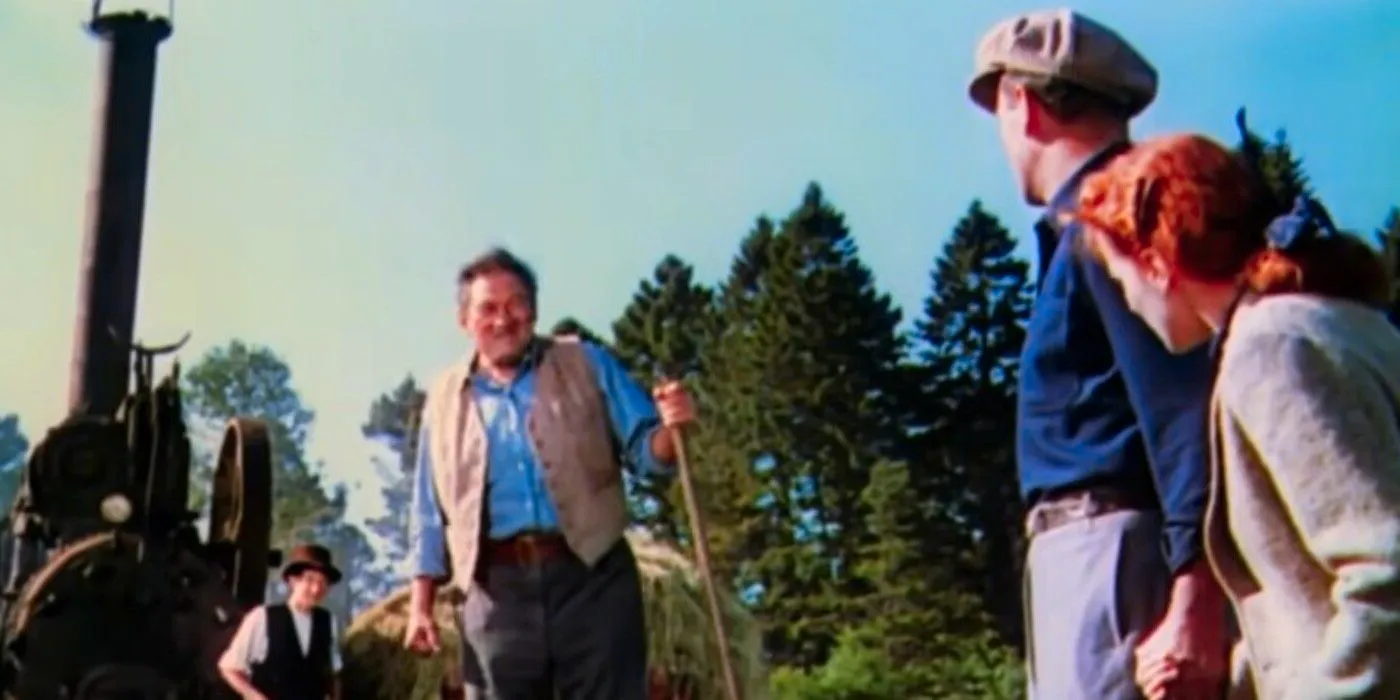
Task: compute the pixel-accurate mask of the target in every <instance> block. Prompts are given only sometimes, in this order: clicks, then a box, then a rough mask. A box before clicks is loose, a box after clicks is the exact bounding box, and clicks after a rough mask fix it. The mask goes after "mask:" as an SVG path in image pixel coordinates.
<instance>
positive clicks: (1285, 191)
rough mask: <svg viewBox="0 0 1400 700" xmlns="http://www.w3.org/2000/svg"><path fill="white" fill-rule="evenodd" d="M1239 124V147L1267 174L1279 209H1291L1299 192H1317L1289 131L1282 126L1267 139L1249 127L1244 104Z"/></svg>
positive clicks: (1270, 188) (1246, 156)
mask: <svg viewBox="0 0 1400 700" xmlns="http://www.w3.org/2000/svg"><path fill="white" fill-rule="evenodd" d="M1235 126H1236V127H1237V128H1238V129H1239V132H1240V142H1239V145H1238V146H1237V147H1236V148H1237V151H1238V152H1239V153H1240V155H1241V156H1243V157H1244V159H1245V160H1246V161H1247V162H1249V163H1251V164H1252V165H1253V166H1254V168H1255V170H1256V171H1257V172H1258V173H1259V175H1260V176H1261V177H1262V178H1263V180H1264V183H1265V184H1266V185H1267V186H1268V188H1269V192H1270V194H1271V196H1272V198H1273V200H1274V201H1273V208H1274V210H1275V211H1277V212H1279V213H1282V212H1285V211H1288V209H1289V208H1290V207H1291V206H1292V205H1293V200H1294V199H1296V198H1297V197H1298V195H1309V196H1311V195H1312V194H1313V192H1312V185H1311V184H1310V183H1309V180H1308V176H1307V173H1305V172H1304V171H1303V161H1302V159H1301V158H1299V157H1298V156H1297V155H1296V154H1294V153H1293V148H1292V146H1290V145H1289V143H1288V134H1287V132H1285V131H1284V130H1283V129H1279V130H1278V131H1276V132H1274V139H1273V140H1272V141H1268V140H1265V139H1264V138H1263V137H1261V136H1259V135H1258V134H1257V133H1255V132H1254V131H1252V130H1251V129H1250V128H1249V124H1248V123H1247V121H1246V119H1245V109H1244V107H1241V108H1240V109H1239V111H1237V112H1235Z"/></svg>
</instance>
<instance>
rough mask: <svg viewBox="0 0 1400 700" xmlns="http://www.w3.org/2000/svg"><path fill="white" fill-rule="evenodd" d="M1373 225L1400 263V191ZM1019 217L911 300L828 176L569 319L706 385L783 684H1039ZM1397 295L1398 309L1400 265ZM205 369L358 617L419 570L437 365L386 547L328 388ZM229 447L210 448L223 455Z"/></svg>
mask: <svg viewBox="0 0 1400 700" xmlns="http://www.w3.org/2000/svg"><path fill="white" fill-rule="evenodd" d="M1239 148H1240V149H1241V151H1242V152H1243V153H1245V154H1247V155H1249V156H1250V157H1251V158H1252V159H1255V160H1256V162H1258V163H1259V164H1260V165H1261V170H1262V172H1263V173H1264V175H1265V177H1266V179H1267V180H1268V182H1269V184H1270V186H1271V187H1272V188H1273V189H1274V190H1275V193H1276V194H1277V195H1278V196H1279V197H1281V198H1283V201H1289V200H1291V198H1292V196H1293V195H1295V194H1298V193H1304V192H1310V191H1311V184H1310V182H1309V180H1308V178H1307V175H1306V173H1305V170H1304V168H1303V163H1302V161H1301V159H1300V158H1298V157H1297V155H1296V154H1294V153H1293V150H1292V148H1291V147H1290V145H1289V143H1288V140H1287V138H1286V134H1285V133H1284V132H1282V131H1279V132H1278V133H1276V134H1275V135H1274V136H1273V137H1271V138H1265V137H1262V136H1260V135H1258V134H1255V133H1253V132H1248V131H1246V132H1245V135H1244V137H1243V138H1242V139H1241V142H1240V143H1239ZM1373 239H1374V241H1375V242H1376V244H1377V246H1379V247H1380V249H1381V250H1382V251H1383V252H1384V253H1385V255H1386V256H1387V257H1388V259H1389V260H1390V261H1391V264H1392V268H1393V269H1394V270H1396V271H1397V272H1400V209H1392V210H1391V211H1390V212H1389V214H1388V216H1386V217H1385V218H1384V220H1383V224H1382V226H1381V228H1380V229H1378V230H1377V231H1376V232H1375V233H1374V235H1373ZM1016 241H1017V239H1016V237H1015V236H1013V235H1012V233H1011V232H1010V231H1008V230H1007V229H1006V227H1005V226H1003V225H1002V223H1001V222H1000V221H999V220H998V218H997V217H996V216H995V215H994V214H993V213H991V212H989V211H987V209H986V208H985V207H984V206H983V205H982V204H981V203H980V202H978V201H973V202H972V203H970V204H969V206H968V208H967V210H966V212H965V213H964V214H963V216H962V217H961V219H960V220H959V221H957V222H956V223H955V224H954V226H953V228H952V232H951V235H950V236H949V237H948V239H947V242H946V244H945V245H944V247H943V249H942V251H941V252H940V253H939V255H938V256H937V257H936V259H935V260H934V261H933V264H932V268H931V270H930V273H929V287H928V291H927V294H926V296H925V298H924V300H923V304H922V307H921V308H920V309H919V310H918V313H917V314H916V315H914V316H913V317H912V318H908V319H906V316H905V314H904V312H903V311H902V310H901V309H900V308H899V307H898V306H897V305H896V304H895V303H894V302H893V301H892V300H891V298H890V296H889V295H888V294H887V293H885V292H883V291H881V289H880V288H879V286H878V284H877V283H876V280H875V278H874V275H873V274H872V272H871V271H870V269H869V268H868V267H867V266H866V265H865V264H864V263H863V262H862V261H861V259H860V254H859V249H858V247H857V245H856V242H855V239H854V237H853V235H852V233H851V231H850V230H849V228H848V227H847V225H846V223H845V221H844V217H843V215H842V213H841V211H840V210H839V209H838V208H837V207H836V205H835V204H834V203H832V202H831V201H830V200H829V199H828V198H827V197H826V196H825V195H824V194H823V192H822V190H821V188H820V187H819V186H818V185H816V184H812V185H809V186H808V188H807V190H806V192H805V193H804V194H803V196H802V198H801V200H800V202H799V203H798V205H797V206H796V207H795V208H794V209H793V210H792V211H791V212H790V213H789V214H788V215H787V216H786V217H784V218H782V219H781V220H775V219H773V218H769V217H767V216H760V217H759V218H758V219H757V220H756V221H755V223H754V225H753V227H752V229H751V230H750V231H749V232H748V234H747V235H746V236H745V237H744V238H743V240H742V241H741V243H740V244H739V247H738V251H737V252H736V255H735V257H734V260H733V262H732V264H731V265H730V268H729V270H728V272H727V274H726V275H725V276H724V277H723V278H722V279H720V280H718V281H717V282H715V283H706V282H704V281H702V280H699V279H697V278H696V275H695V271H694V269H693V267H692V266H691V265H689V264H688V263H687V262H685V261H684V260H682V259H681V258H679V257H677V256H674V255H668V256H666V257H665V258H663V259H662V260H661V261H660V262H659V263H658V264H657V266H656V268H655V269H654V270H653V271H652V273H651V274H650V275H649V276H648V277H646V278H645V279H643V280H642V281H641V282H640V283H639V285H638V287H637V289H636V293H635V294H634V296H633V298H632V299H631V301H630V303H629V304H628V305H627V306H626V308H624V309H623V310H622V311H621V313H620V314H619V315H618V317H617V319H616V320H615V321H614V322H613V323H612V324H611V327H610V328H608V329H606V330H607V331H609V332H608V333H607V334H606V335H605V334H602V333H599V332H597V331H596V330H595V329H590V328H587V327H585V326H584V325H582V324H580V323H578V322H577V321H576V320H574V319H571V318H566V319H563V320H561V321H560V322H559V323H557V324H556V325H555V326H554V327H553V328H552V329H550V330H552V331H553V332H556V333H566V332H567V333H574V334H578V335H582V336H584V337H586V338H588V339H590V340H593V341H594V342H598V343H600V344H602V345H605V346H607V347H608V348H610V349H611V350H612V351H613V352H614V353H616V354H617V356H618V357H619V358H620V359H621V360H622V361H623V362H624V363H625V364H626V366H627V367H628V368H629V369H630V370H631V371H632V372H633V373H634V375H635V376H636V377H637V379H638V380H639V381H642V382H643V383H645V384H650V383H651V382H653V381H654V380H655V378H656V376H657V375H658V374H663V373H664V374H666V375H668V376H673V377H679V378H683V379H684V380H686V381H687V383H688V384H689V385H690V386H691V388H692V389H693V390H694V391H695V393H696V396H697V398H698V400H699V401H700V403H701V407H702V411H703V417H704V420H703V421H702V423H701V425H699V426H698V428H697V430H696V431H695V432H694V434H693V435H692V438H691V446H690V451H691V452H692V455H693V456H692V459H693V461H694V462H695V464H696V469H695V471H696V475H695V476H696V479H697V482H698V486H699V489H700V492H701V500H702V503H703V508H704V510H705V515H706V518H707V522H708V525H709V529H710V538H711V547H712V549H713V551H714V559H715V561H714V564H715V566H716V567H717V569H718V571H719V574H720V575H721V576H722V578H723V579H724V580H725V581H728V582H732V585H733V586H735V588H736V589H737V590H739V591H740V592H741V593H742V595H743V596H744V599H745V600H746V601H747V602H748V604H749V605H750V607H751V608H752V610H753V612H754V614H755V615H756V616H757V618H758V619H759V620H760V621H761V623H762V627H763V630H764V634H763V642H764V647H765V651H766V654H767V656H768V660H769V662H770V663H771V664H772V666H773V667H774V668H775V673H774V680H773V684H774V690H775V696H776V697H779V698H792V699H794V700H795V699H798V698H801V699H805V700H818V699H826V700H836V699H837V698H857V697H859V698H1002V697H1005V698H1011V697H1019V695H1020V693H1021V686H1022V680H1021V677H1020V666H1021V662H1020V660H1019V650H1020V648H1021V645H1022V643H1023V639H1022V627H1021V612H1022V611H1021V590H1022V588H1021V582H1020V562H1021V555H1022V552H1023V547H1024V542H1023V537H1022V525H1021V522H1022V508H1021V504H1020V501H1019V497H1018V492H1017V479H1016V470H1015V462H1014V454H1013V449H1012V448H1013V445H1014V443H1015V389H1016V378H1017V373H1018V362H1019V354H1020V348H1021V344H1022V340H1023V338H1024V323H1025V320H1026V318H1027V316H1028V315H1029V312H1030V308H1031V303H1032V299H1033V294H1034V284H1035V275H1034V273H1033V271H1032V266H1031V263H1030V261H1027V260H1025V259H1023V258H1021V257H1019V256H1018V255H1017V254H1016ZM1396 278H1397V279H1400V274H1397V276H1396ZM1391 315H1392V318H1393V319H1396V320H1397V321H1398V322H1400V286H1397V295H1396V303H1395V304H1394V305H1393V308H1392V310H1391ZM906 320H907V321H909V322H908V323H906ZM185 391H186V400H187V405H186V409H187V411H188V412H189V413H190V414H191V418H192V423H193V424H195V425H203V426H206V427H210V426H218V425H221V424H222V422H223V421H225V420H226V419H227V418H228V417H231V416H233V415H240V414H241V415H254V416H259V417H263V418H266V419H268V420H269V421H270V422H271V423H272V425H273V426H274V433H275V436H276V447H275V451H276V455H277V459H278V463H277V469H276V482H275V490H276V492H277V511H276V525H275V539H276V540H277V542H275V543H274V544H276V545H285V544H288V543H291V542H293V541H296V540H297V539H301V538H305V537H316V538H318V539H321V540H323V541H326V542H329V543H330V544H331V545H332V546H333V548H335V549H336V550H337V557H338V558H339V560H340V561H342V562H346V563H347V566H346V568H347V583H348V585H347V586H345V587H344V590H343V591H342V592H341V595H342V596H343V599H342V600H340V601H338V603H337V605H339V606H341V610H340V611H338V612H341V613H342V615H341V617H342V619H348V617H349V613H350V612H351V611H353V610H356V609H359V608H361V607H362V606H363V605H364V604H365V603H367V602H369V601H372V600H374V599H375V598H377V597H379V596H381V595H383V594H384V593H385V592H386V591H387V590H389V589H390V588H391V587H392V586H394V585H398V584H401V583H402V582H403V580H402V578H401V573H400V572H399V571H398V569H399V566H400V562H401V561H402V560H403V559H404V554H405V552H406V550H407V546H408V543H407V534H406V533H407V521H406V517H407V512H408V508H407V504H408V500H409V497H410V496H409V478H408V475H409V471H410V468H411V465H412V464H413V458H414V453H415V451H416V449H417V445H416V444H415V435H416V430H415V426H416V422H417V415H418V412H419V411H420V410H421V407H422V403H423V388H422V385H421V384H420V382H419V381H418V380H417V379H416V378H414V377H411V376H409V377H406V378H405V379H404V380H403V381H402V382H401V383H399V384H398V385H397V386H394V387H391V388H389V389H388V390H387V391H385V392H384V393H383V394H382V395H381V396H379V397H376V398H375V399H374V400H373V401H372V402H371V403H370V405H369V407H368V410H367V413H366V418H365V422H364V424H363V426H362V429H361V430H362V434H363V436H364V437H365V438H366V439H368V440H371V441H374V442H376V443H378V444H381V445H382V446H383V447H385V448H386V451H387V453H388V454H389V455H391V456H392V457H391V459H390V460H388V461H387V462H385V463H382V464H376V465H375V467H376V469H378V470H379V473H380V474H381V475H382V476H383V477H384V480H385V485H384V486H383V488H382V497H383V500H384V510H383V515H382V516H380V517H378V518H375V519H371V520H369V521H368V522H366V523H365V525H364V527H365V529H367V530H368V532H369V533H370V534H372V535H374V536H375V537H377V538H379V539H380V540H381V541H382V542H383V543H384V546H383V547H382V549H381V552H382V556H381V557H376V555H375V551H374V549H373V548H372V547H370V545H369V540H368V538H367V537H366V533H365V532H364V531H362V530H361V529H360V528H359V527H357V526H355V525H353V524H349V523H346V522H345V521H344V509H345V491H344V487H341V486H331V485H328V484H326V483H325V482H324V480H323V478H322V477H321V471H320V469H319V465H317V464H315V463H313V462H312V461H310V460H309V458H308V457H307V455H306V451H305V438H306V434H307V431H308V430H309V428H310V427H311V425H312V424H313V422H314V413H313V412H312V410H311V409H310V408H309V407H307V406H306V405H304V403H303V402H302V400H301V398H300V397H299V395H298V394H297V393H296V391H295V389H294V387H293V385H292V383H291V371H290V368H288V366H287V365H286V363H285V362H283V361H282V360H281V359H280V358H279V357H278V356H277V354H276V353H275V352H274V351H272V350H271V349H269V348H265V347H258V346H253V345H249V344H247V343H244V342H241V341H234V342H231V343H229V344H228V345H226V346H224V347H221V348H217V349H215V350H213V351H210V352H209V353H208V354H206V355H205V356H204V357H203V358H201V360H200V361H199V362H198V363H196V364H195V365H194V366H192V367H191V368H190V369H189V370H188V371H187V372H186V375H185ZM207 447H208V448H209V449H210V450H212V449H213V448H214V447H215V445H214V443H213V440H210V441H207ZM26 450H27V442H26V441H25V438H24V436H23V434H22V433H21V432H20V430H19V426H18V424H17V421H16V420H15V419H14V417H13V416H9V417H5V418H0V489H5V488H10V487H9V484H10V481H9V479H11V475H12V474H17V465H18V464H19V462H20V461H22V457H23V455H24V454H25V452H26ZM210 464H211V462H210V459H209V456H208V455H207V454H203V455H201V458H200V462H199V466H200V468H201V470H202V472H201V473H202V474H205V475H207V474H209V473H210ZM196 481H197V482H199V483H201V484H203V485H204V488H206V489H207V483H208V479H207V478H204V479H196ZM628 487H629V488H628V493H629V499H630V501H631V505H632V509H633V512H634V515H635V517H636V519H637V521H638V522H639V523H641V524H642V525H644V526H645V527H647V528H649V529H651V530H652V531H654V532H655V533H657V534H659V535H660V536H662V537H665V538H669V539H671V540H674V541H676V542H677V543H679V544H681V545H682V546H686V545H687V544H688V538H689V532H688V526H687V520H686V516H685V512H684V507H683V505H682V503H683V502H682V500H681V498H680V494H679V492H678V486H677V485H676V484H674V483H670V482H668V481H666V480H657V479H631V478H629V483H628ZM0 496H6V497H8V496H9V493H6V492H0ZM196 497H197V498H198V499H202V498H204V497H205V494H204V493H199V494H196ZM199 502H202V501H199Z"/></svg>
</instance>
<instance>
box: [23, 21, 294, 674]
mask: <svg viewBox="0 0 1400 700" xmlns="http://www.w3.org/2000/svg"><path fill="white" fill-rule="evenodd" d="M88 26H89V29H90V30H91V31H92V33H93V34H94V35H96V36H97V37H98V38H99V39H100V40H101V42H102V46H103V59H104V71H103V74H102V80H103V88H104V89H103V90H102V91H101V92H100V95H101V99H102V104H101V105H100V112H99V129H98V133H99V142H98V144H97V163H96V167H95V168H94V177H95V180H96V181H95V183H94V187H93V188H92V192H91V196H90V197H89V210H88V225H87V235H86V242H85V245H84V256H83V260H82V268H81V274H80V275H79V281H80V286H81V289H80V291H79V297H78V320H77V324H76V329H75V338H74V345H73V365H72V384H71V386H70V394H69V407H70V411H69V417H68V418H67V419H66V420H65V421H63V422H62V423H61V424H59V425H58V426H57V427H54V428H53V429H51V430H50V431H49V432H48V434H47V435H46V436H45V437H44V439H43V440H42V441H41V442H40V443H39V444H38V445H37V446H36V447H35V448H34V450H33V452H32V453H31V454H30V456H29V460H28V462H27V464H26V466H25V470H24V474H23V478H22V483H21V486H20V492H19V494H18V496H17V498H16V499H15V502H14V504H13V507H12V508H11V510H10V514H9V517H8V518H7V519H5V524H6V526H7V527H6V529H7V531H6V532H4V533H0V577H3V578H0V581H3V585H4V588H3V591H0V693H3V696H4V697H5V698H7V699H10V700H58V699H60V698H61V699H63V700H116V699H118V698H121V699H123V700H127V699H131V700H143V699H150V700H203V699H206V698H218V697H226V696H227V693H228V692H229V691H228V690H227V689H226V686H225V684H224V683H223V681H222V680H221V679H220V678H219V677H218V674H217V671H216V670H215V664H216V661H217V658H218V655H219V654H220V653H221V652H222V650H223V648H224V646H225V645H226V644H227V643H228V641H229V640H230V638H231V637H232V635H233V633H234V631H235V630H236V628H237V624H238V622H239V620H240V618H241V616H242V614H243V613H244V612H245V611H246V610H247V609H248V608H249V607H251V606H254V605H257V604H259V603H261V602H262V601H263V592H264V589H265V587H266V584H267V579H268V569H269V567H272V566H275V565H277V563H278V562H277V559H278V558H279V556H278V554H277V553H276V552H273V551H270V550H269V547H268V543H269V537H270V530H271V520H272V518H271V499H272V472H271V450H270V449H269V443H268V433H267V429H266V426H265V425H264V424H262V423H261V422H259V421H256V420H251V419H245V418H235V419H233V420H231V421H230V422H229V423H228V425H227V426H226V429H225V431H224V436H223V442H222V445H221V447H220V451H219V454H218V458H217V464H216V469H215V474H214V483H213V485H212V493H211V496H210V500H211V504H210V521H209V535H208V537H206V538H204V539H201V538H200V536H199V533H198V530H197V528H196V524H195V523H196V520H197V514H196V513H193V512H191V510H190V508H189V505H188V503H189V490H190V489H189V486H190V475H191V458H190V441H189V435H188V430H187V427H186V425H185V422H184V416H183V410H182V404H181V396H180V390H179V365H178V363H176V364H174V365H173V367H172V369H171V371H170V373H169V375H168V376H166V377H165V378H164V379H162V380H160V381H159V382H157V381H156V380H155V378H154V364H155V357H156V356H158V355H161V354H164V353H167V352H173V351H174V350H176V349H178V348H179V346H180V345H183V343H184V341H183V340H182V341H181V342H180V343H177V344H175V345H173V346H170V347H166V348H155V349H148V348H143V347H140V346H138V345H136V344H134V343H132V342H130V340H129V339H130V338H132V337H133V331H134V325H135V314H136V299H137V281H138V277H139V275H138V273H139V269H140V252H141V228H142V218H143V215H144V208H145V188H146V171H147V160H148V157H149V151H150V131H151V113H152V106H153V97H154V89H155V68H156V53H157V47H158V46H159V44H160V43H161V42H162V41H163V40H164V39H166V38H167V37H169V36H170V34H171V32H172V28H171V25H170V22H169V20H168V19H166V18H162V17H154V16H150V15H148V14H147V13H144V12H124V13H108V14H104V13H103V12H102V7H101V1H100V0H97V2H95V4H94V6H93V9H92V21H91V23H90V24H89V25H88ZM133 375H134V376H133Z"/></svg>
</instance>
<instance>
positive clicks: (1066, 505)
mask: <svg viewBox="0 0 1400 700" xmlns="http://www.w3.org/2000/svg"><path fill="white" fill-rule="evenodd" d="M1153 507H1154V506H1152V505H1150V503H1149V502H1148V501H1147V499H1144V498H1141V497H1131V496H1128V495H1126V494H1124V493H1122V492H1119V491H1116V490H1114V489H1106V488H1091V489H1080V490H1075V491H1066V492H1063V493H1057V494H1054V495H1051V496H1046V497H1044V498H1042V499H1040V500H1039V501H1037V502H1036V504H1035V505H1034V506H1031V509H1030V512H1028V513H1026V536H1027V537H1035V536H1036V535H1043V534H1045V533H1047V532H1049V531H1051V530H1054V529H1055V528H1058V527H1062V526H1064V525H1068V524H1070V523H1073V522H1077V521H1080V520H1088V519H1089V518H1096V517H1098V516H1101V515H1108V514H1110V513H1117V512H1119V511H1125V510H1147V509H1150V508H1153Z"/></svg>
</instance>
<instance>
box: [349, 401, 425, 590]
mask: <svg viewBox="0 0 1400 700" xmlns="http://www.w3.org/2000/svg"><path fill="white" fill-rule="evenodd" d="M424 400H425V394H424V393H423V389H422V387H420V386H418V382H417V381H416V380H415V379H414V378H413V377H412V376H409V377H405V378H404V380H403V381H402V382H399V385H398V386H397V387H395V388H394V389H393V391H390V392H388V393H386V394H382V395H380V396H379V398H377V399H375V400H374V403H372V404H370V409H369V417H368V418H367V419H366V421H365V423H364V425H363V426H361V427H360V433H361V435H363V436H364V437H365V439H367V440H372V441H375V442H378V443H380V444H382V445H383V446H385V447H387V448H388V449H389V452H390V454H391V455H393V462H392V466H389V465H386V464H384V463H382V462H379V461H377V460H376V465H375V466H376V471H378V472H379V475H380V477H381V478H382V479H383V480H384V482H385V484H384V486H383V487H381V489H380V495H381V497H382V498H383V500H384V514H383V515H381V516H379V517H377V518H370V519H369V520H367V521H366V522H365V526H366V527H367V528H369V531H370V533H372V534H373V535H374V536H376V537H378V538H379V539H380V540H382V541H383V542H384V551H385V554H387V555H388V559H389V560H390V561H403V560H404V559H405V558H406V557H407V556H408V550H409V541H408V515H409V509H410V505H411V503H412V500H413V467H414V464H415V461H416V459H417V454H418V425H419V419H420V417H421V415H422V411H423V402H424ZM385 575H386V576H388V577H390V578H391V579H393V580H398V579H399V578H401V574H399V573H398V572H385Z"/></svg>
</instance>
